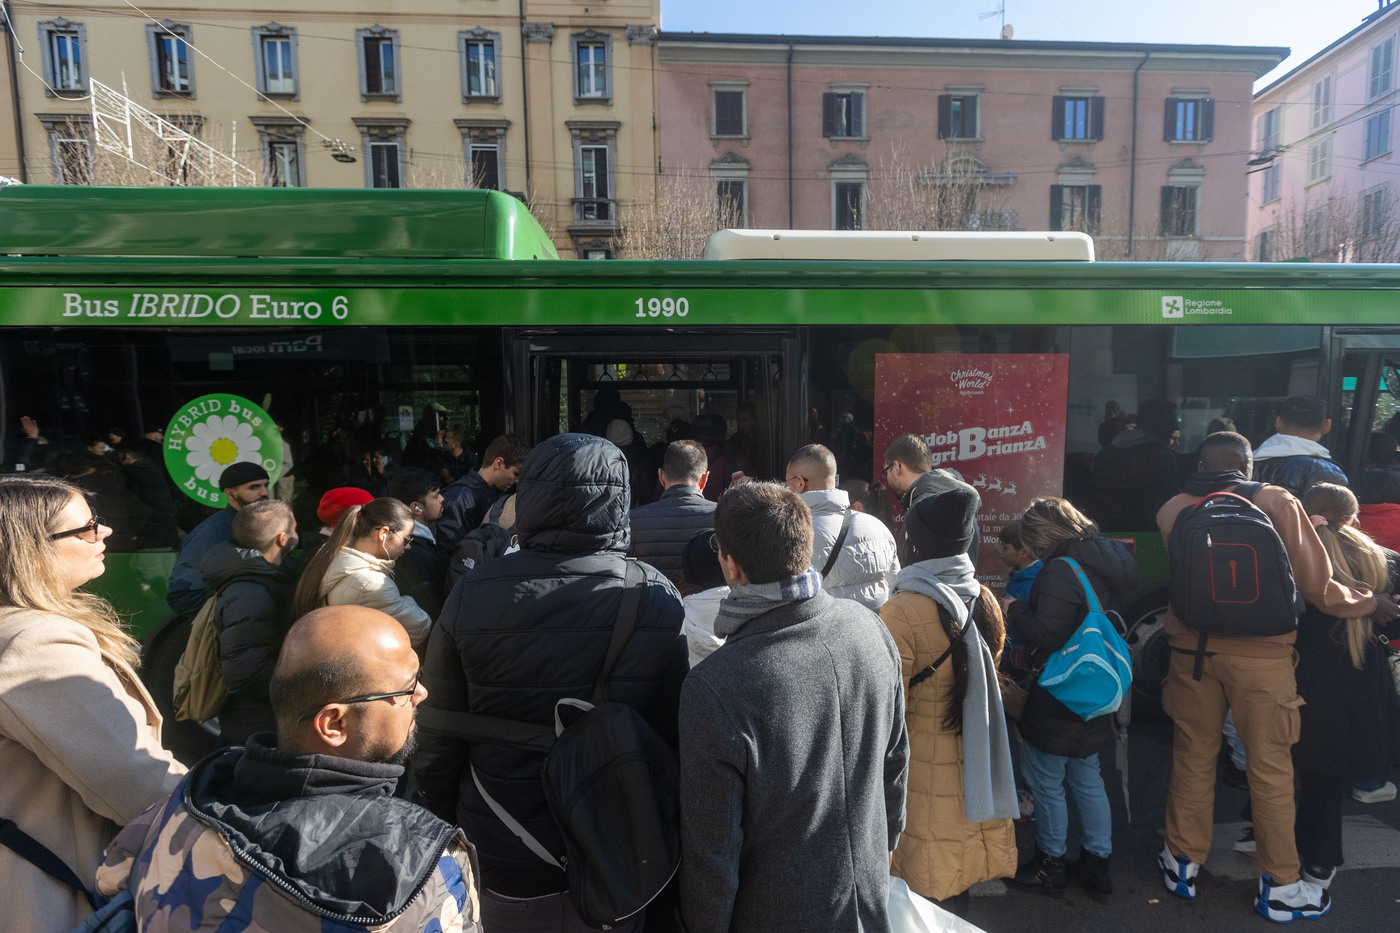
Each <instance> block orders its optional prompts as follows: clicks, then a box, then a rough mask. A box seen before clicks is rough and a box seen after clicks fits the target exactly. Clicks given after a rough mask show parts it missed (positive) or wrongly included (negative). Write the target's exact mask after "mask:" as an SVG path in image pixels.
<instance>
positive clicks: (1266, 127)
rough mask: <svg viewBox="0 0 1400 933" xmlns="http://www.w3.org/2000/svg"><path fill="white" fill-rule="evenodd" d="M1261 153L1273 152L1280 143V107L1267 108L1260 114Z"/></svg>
mask: <svg viewBox="0 0 1400 933" xmlns="http://www.w3.org/2000/svg"><path fill="white" fill-rule="evenodd" d="M1258 132H1259V153H1260V154H1261V155H1263V154H1266V153H1270V152H1273V151H1274V150H1275V149H1277V148H1278V144H1279V108H1278V107H1275V108H1274V109H1272V110H1266V111H1264V112H1263V113H1261V114H1260V115H1259V129H1258Z"/></svg>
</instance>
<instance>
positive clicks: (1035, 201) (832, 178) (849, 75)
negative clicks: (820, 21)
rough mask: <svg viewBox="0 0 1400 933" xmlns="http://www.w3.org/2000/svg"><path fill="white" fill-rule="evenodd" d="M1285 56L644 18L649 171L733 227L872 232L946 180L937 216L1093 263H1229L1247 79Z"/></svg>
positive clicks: (948, 224)
mask: <svg viewBox="0 0 1400 933" xmlns="http://www.w3.org/2000/svg"><path fill="white" fill-rule="evenodd" d="M1286 55H1287V50H1286V49H1278V48H1252V47H1221V46H1179V45H1150V44H1117V43H1112V44H1110V43H1073V42H1022V41H1012V40H1006V41H1002V40H945V39H884V38H859V37H802V36H772V35H720V34H708V33H666V32H662V33H661V34H660V37H659V40H658V84H659V88H660V92H659V93H660V104H661V111H660V114H661V122H660V135H661V145H660V149H661V164H660V169H661V173H662V175H663V176H667V175H671V176H682V177H691V178H695V179H698V180H699V181H700V182H701V183H704V184H707V185H709V186H711V190H712V191H713V192H714V197H715V199H716V203H722V202H727V203H729V204H731V205H734V206H735V207H737V208H738V210H739V214H740V216H741V217H742V220H743V223H744V225H746V226H750V227H759V228H795V229H842V228H852V227H855V228H859V227H867V226H882V227H884V228H886V229H888V228H889V227H890V225H889V223H887V222H886V221H888V220H889V219H890V218H896V219H898V218H902V217H906V216H908V214H907V212H901V210H900V209H899V208H900V206H901V201H915V200H927V192H928V189H929V188H934V189H939V190H944V191H949V192H960V193H961V196H959V197H956V198H952V199H951V203H952V204H953V207H952V208H951V214H950V212H949V210H944V211H943V212H942V214H941V215H940V216H941V218H942V219H941V220H939V221H938V222H939V224H940V225H942V226H943V228H945V229H978V228H981V229H1008V228H1009V229H1019V230H1045V229H1051V230H1058V229H1076V230H1080V229H1082V230H1086V231H1088V232H1091V233H1094V234H1095V235H1096V237H1097V239H1098V242H1099V250H1100V254H1101V255H1102V256H1103V257H1104V258H1136V259H1202V260H1228V259H1242V258H1244V255H1245V251H1246V250H1245V246H1246V241H1245V222H1244V216H1243V211H1242V210H1241V204H1242V202H1243V195H1244V191H1245V185H1246V174H1245V173H1246V166H1245V161H1246V159H1247V158H1248V156H1247V155H1246V153H1247V152H1248V151H1249V148H1250V134H1251V122H1250V120H1251V107H1250V104H1251V90H1252V85H1253V82H1254V80H1255V79H1256V78H1258V77H1259V76H1261V75H1263V74H1265V73H1267V72H1268V71H1269V70H1270V69H1272V68H1274V67H1276V66H1277V65H1278V63H1279V62H1280V61H1282V60H1283V58H1284V57H1286ZM910 192H916V193H914V194H911V193H910ZM919 192H922V193H919ZM896 225H899V224H896ZM925 225H926V224H925Z"/></svg>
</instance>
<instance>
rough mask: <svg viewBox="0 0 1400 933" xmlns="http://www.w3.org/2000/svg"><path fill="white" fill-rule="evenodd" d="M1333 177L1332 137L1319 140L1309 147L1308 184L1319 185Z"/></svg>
mask: <svg viewBox="0 0 1400 933" xmlns="http://www.w3.org/2000/svg"><path fill="white" fill-rule="evenodd" d="M1331 177H1332V137H1331V136H1328V137H1327V138H1325V139H1319V140H1318V141H1317V142H1315V143H1313V144H1312V145H1311V146H1309V147H1308V175H1307V183H1308V184H1310V185H1314V184H1317V183H1318V182H1320V181H1326V180H1327V179H1329V178H1331Z"/></svg>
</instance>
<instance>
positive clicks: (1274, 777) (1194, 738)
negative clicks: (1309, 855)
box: [1162, 652, 1303, 885]
mask: <svg viewBox="0 0 1400 933" xmlns="http://www.w3.org/2000/svg"><path fill="white" fill-rule="evenodd" d="M1195 663H1196V662H1195V658H1194V657H1193V656H1192V655H1188V654H1181V653H1179V652H1172V660H1171V670H1170V672H1169V673H1168V675H1167V683H1166V687H1165V689H1164V690H1163V694H1162V706H1163V708H1164V709H1165V710H1166V712H1167V714H1168V715H1169V716H1171V718H1172V722H1173V723H1174V724H1175V731H1174V734H1173V739H1172V781H1171V789H1170V790H1169V791H1168V792H1167V846H1168V848H1170V849H1171V851H1172V854H1174V855H1184V856H1186V857H1187V858H1189V859H1190V860H1191V861H1193V862H1200V863H1204V862H1205V860H1206V856H1208V855H1209V854H1210V842H1211V835H1212V831H1213V828H1214V814H1215V766H1216V756H1217V755H1218V754H1219V752H1220V735H1221V731H1220V730H1221V727H1222V726H1223V725H1224V723H1225V713H1226V711H1228V710H1234V713H1235V730H1236V731H1237V732H1239V736H1240V740H1241V741H1242V742H1244V748H1245V758H1246V762H1245V773H1246V775H1247V776H1248V778H1249V796H1250V799H1251V802H1252V807H1253V811H1254V838H1255V840H1256V842H1257V851H1256V857H1257V859H1258V862H1259V870H1260V871H1261V872H1262V873H1264V874H1267V875H1269V877H1271V878H1272V879H1273V880H1274V882H1275V883H1276V884H1280V885H1286V884H1292V883H1293V882H1295V881H1297V880H1298V847H1297V844H1296V843H1295V841H1294V837H1293V817H1294V802H1293V756H1292V748H1293V745H1294V743H1296V742H1297V741H1298V707H1300V706H1302V705H1303V700H1302V698H1301V697H1299V696H1298V686H1297V682H1296V680H1295V679H1294V677H1293V659H1292V658H1240V657H1231V656H1228V655H1219V654H1217V655H1215V656H1214V657H1208V658H1206V659H1205V663H1204V666H1203V669H1202V673H1201V679H1200V680H1194V679H1193V678H1192V676H1191V675H1192V670H1193V668H1194V666H1195Z"/></svg>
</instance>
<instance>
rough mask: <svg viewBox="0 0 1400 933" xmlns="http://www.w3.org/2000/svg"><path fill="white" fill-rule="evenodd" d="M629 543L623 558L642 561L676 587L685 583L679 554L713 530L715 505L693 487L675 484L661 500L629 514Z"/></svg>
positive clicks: (662, 495)
mask: <svg viewBox="0 0 1400 933" xmlns="http://www.w3.org/2000/svg"><path fill="white" fill-rule="evenodd" d="M628 518H629V521H630V523H631V525H632V543H631V544H630V545H629V546H628V548H627V556H628V557H635V558H637V560H644V561H646V562H647V563H648V564H651V565H652V566H653V567H655V568H656V569H657V570H660V571H661V572H662V573H664V574H665V575H666V579H668V580H670V581H671V582H672V583H674V584H675V585H676V586H680V585H681V584H682V583H683V582H685V575H684V574H683V573H682V572H681V554H683V553H685V546H686V545H687V544H689V543H690V539H691V538H693V537H695V535H696V534H698V533H699V532H701V531H706V530H708V529H710V528H713V527H715V504H714V503H713V502H711V501H710V500H709V499H706V498H705V494H704V493H703V492H701V491H700V489H699V488H698V487H696V486H686V485H683V484H679V483H678V484H676V485H673V486H671V487H669V488H668V489H667V490H666V491H665V492H663V493H662V494H661V498H660V499H658V500H656V501H655V502H653V503H651V504H650V505H644V506H641V507H640V508H635V509H633V510H632V513H631V515H629V516H628Z"/></svg>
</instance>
